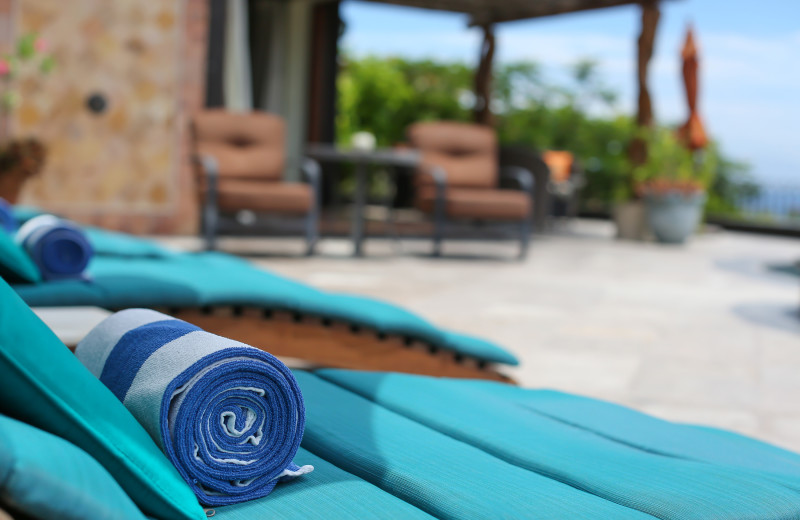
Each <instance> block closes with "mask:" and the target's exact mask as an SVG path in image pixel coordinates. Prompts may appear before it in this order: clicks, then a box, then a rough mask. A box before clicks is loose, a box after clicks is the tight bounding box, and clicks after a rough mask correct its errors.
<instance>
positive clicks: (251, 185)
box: [218, 179, 313, 215]
mask: <svg viewBox="0 0 800 520" xmlns="http://www.w3.org/2000/svg"><path fill="white" fill-rule="evenodd" d="M312 201H313V193H312V190H311V187H310V186H309V185H308V184H301V183H293V182H254V181H248V180H240V179H224V180H221V181H220V184H219V193H218V204H219V208H220V210H222V211H239V210H242V209H249V210H253V211H265V212H274V213H284V214H290V215H305V214H306V213H308V211H309V210H310V209H311V204H312Z"/></svg>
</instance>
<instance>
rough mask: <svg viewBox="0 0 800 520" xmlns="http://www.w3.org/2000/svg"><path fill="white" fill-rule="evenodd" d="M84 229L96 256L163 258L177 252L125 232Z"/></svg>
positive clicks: (94, 228) (93, 228)
mask: <svg viewBox="0 0 800 520" xmlns="http://www.w3.org/2000/svg"><path fill="white" fill-rule="evenodd" d="M84 231H85V232H86V236H87V237H88V239H89V242H91V244H92V249H94V254H95V255H98V256H121V257H129V258H130V257H144V258H163V257H166V256H172V255H174V254H177V253H176V252H175V251H172V250H170V249H167V248H166V247H163V246H162V245H160V244H158V243H157V242H153V241H152V240H147V239H144V238H139V237H137V236H133V235H129V234H127V233H118V232H116V231H109V230H107V229H102V228H96V227H87V228H84Z"/></svg>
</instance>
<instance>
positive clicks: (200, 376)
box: [75, 309, 314, 506]
mask: <svg viewBox="0 0 800 520" xmlns="http://www.w3.org/2000/svg"><path fill="white" fill-rule="evenodd" d="M75 355H76V356H77V357H78V359H79V360H80V361H81V363H83V364H84V365H85V366H86V368H88V369H89V370H90V371H91V372H92V373H93V374H94V375H95V376H97V377H98V378H99V379H100V381H101V382H103V383H104V384H105V385H106V386H107V387H108V388H109V389H110V390H111V391H112V392H113V393H114V395H116V396H117V398H119V400H120V401H122V403H123V404H124V405H125V407H126V408H128V410H130V412H131V413H132V414H133V416H134V417H136V419H137V420H138V421H139V423H141V425H142V426H144V428H145V429H146V430H147V431H148V432H149V433H150V436H151V437H152V438H153V440H155V442H156V443H157V444H158V446H159V447H160V448H161V449H162V450H163V451H164V453H165V454H166V455H167V457H168V458H169V459H170V460H171V461H172V463H173V464H174V465H175V467H176V468H177V469H178V471H179V472H180V474H181V476H183V478H184V479H185V480H186V482H187V483H188V484H189V486H191V487H192V489H193V490H194V492H195V494H196V495H197V497H198V499H199V501H200V503H202V504H204V505H209V506H219V505H227V504H233V503H238V502H243V501H246V500H252V499H255V498H260V497H263V496H265V495H268V494H269V493H270V492H271V491H272V489H273V488H274V487H275V485H276V483H278V482H280V481H283V480H289V479H292V478H295V477H297V476H300V475H303V474H305V473H309V472H311V471H313V469H314V468H313V467H312V466H303V467H299V466H297V465H296V464H294V462H292V459H293V458H294V456H295V454H296V453H297V449H298V447H299V446H300V440H301V439H302V437H303V429H304V427H305V408H304V406H303V397H302V395H301V394H300V388H299V387H298V386H297V381H295V378H294V376H293V375H292V373H291V371H290V370H289V369H288V368H287V367H286V365H284V364H283V363H281V362H280V361H279V360H277V359H276V358H275V357H273V356H272V355H270V354H268V353H266V352H264V351H261V350H258V349H256V348H253V347H250V346H248V345H244V344H242V343H239V342H236V341H233V340H230V339H226V338H222V337H219V336H215V335H214V334H210V333H208V332H205V331H203V330H201V329H199V328H197V327H195V326H194V325H190V324H189V323H186V322H184V321H181V320H177V319H174V318H171V317H169V316H166V315H164V314H161V313H159V312H155V311H152V310H146V309H129V310H124V311H121V312H117V313H115V314H113V315H111V316H109V317H108V318H106V319H105V320H104V321H103V322H101V323H100V324H99V325H97V327H95V328H94V329H93V330H92V331H91V332H90V333H89V334H88V335H87V336H86V337H85V338H84V339H83V341H81V342H80V343H79V344H78V347H77V348H76V349H75Z"/></svg>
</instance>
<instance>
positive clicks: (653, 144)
mask: <svg viewBox="0 0 800 520" xmlns="http://www.w3.org/2000/svg"><path fill="white" fill-rule="evenodd" d="M637 137H639V138H640V139H642V140H644V142H645V143H646V144H647V160H646V161H645V163H644V164H641V165H639V166H636V167H635V168H634V169H633V180H634V183H635V184H637V185H643V184H646V183H653V182H660V183H661V184H662V185H665V186H669V185H670V184H672V185H683V186H691V187H695V188H698V189H702V190H707V189H708V188H709V187H710V186H711V183H712V181H713V179H714V176H715V174H716V172H717V161H718V158H717V151H716V148H715V149H713V150H706V151H700V152H696V153H692V151H691V150H689V149H688V148H686V146H685V145H684V144H683V143H682V142H681V141H680V139H678V137H677V135H676V134H675V131H674V130H672V129H668V128H663V127H655V128H645V129H642V130H641V131H640V132H637Z"/></svg>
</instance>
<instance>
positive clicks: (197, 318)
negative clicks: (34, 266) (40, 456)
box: [13, 210, 517, 381]
mask: <svg viewBox="0 0 800 520" xmlns="http://www.w3.org/2000/svg"><path fill="white" fill-rule="evenodd" d="M35 214H36V212H35V211H31V210H27V211H25V212H22V211H20V212H18V219H19V220H20V221H25V220H26V219H28V218H31V217H32V216H34V215H35ZM85 231H86V233H87V235H88V238H89V241H90V243H91V244H92V247H93V248H94V251H95V256H94V258H93V259H92V261H91V263H90V265H89V269H88V273H87V274H88V281H87V280H81V279H73V280H58V281H41V280H40V281H37V282H35V283H30V282H28V283H15V284H14V285H13V287H14V289H15V290H16V291H17V293H18V294H19V295H20V296H21V297H22V299H23V300H25V302H26V303H28V304H29V305H31V306H34V307H37V306H38V307H56V306H96V307H101V308H105V309H109V310H120V309H125V308H140V307H142V308H153V309H156V310H159V311H161V312H164V313H166V314H170V315H172V316H175V317H177V318H180V319H182V320H185V321H188V322H191V323H194V324H195V325H198V326H199V327H201V328H203V329H205V330H208V331H210V332H213V333H215V334H219V335H221V336H226V337H231V338H234V339H236V340H238V341H242V342H243V343H247V344H250V345H253V346H256V347H259V348H264V349H265V350H269V351H270V352H272V353H273V354H276V355H279V356H285V357H293V358H299V359H303V360H306V361H309V362H311V363H314V364H319V365H322V366H328V367H337V368H353V369H365V370H393V371H404V372H412V373H419V374H429V375H439V376H453V377H470V378H486V379H495V380H500V381H508V378H507V377H505V376H504V375H502V374H501V373H500V372H499V371H498V370H497V366H498V365H516V364H517V359H516V357H515V356H514V355H513V354H511V353H509V352H508V351H506V350H504V349H502V348H500V347H498V346H497V345H494V344H492V343H490V342H488V341H485V340H482V339H479V338H475V337H471V336H466V335H463V334H458V333H455V332H452V331H446V330H443V329H441V328H438V327H436V326H434V325H433V324H431V323H430V322H428V321H426V320H425V319H423V318H421V317H420V316H417V315H415V314H413V313H411V312H408V311H406V310H404V309H402V308H400V307H397V306H395V305H391V304H389V303H386V302H382V301H379V300H375V299H371V298H364V297H360V296H355V295H350V294H336V293H329V292H324V291H320V290H317V289H314V288H312V287H310V286H308V285H305V284H302V283H299V282H296V281H293V280H290V279H288V278H285V277H282V276H279V275H276V274H274V273H271V272H269V271H266V270H263V269H259V268H257V267H255V266H253V265H252V264H250V263H249V262H247V261H245V260H242V259H240V258H237V257H234V256H231V255H227V254H223V253H216V252H203V253H179V252H176V251H172V250H169V249H165V248H164V247H162V246H160V245H158V244H157V243H155V242H153V241H149V240H145V239H141V238H138V237H134V236H132V235H127V234H124V233H116V232H112V231H106V230H102V229H98V228H86V230H85Z"/></svg>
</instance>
